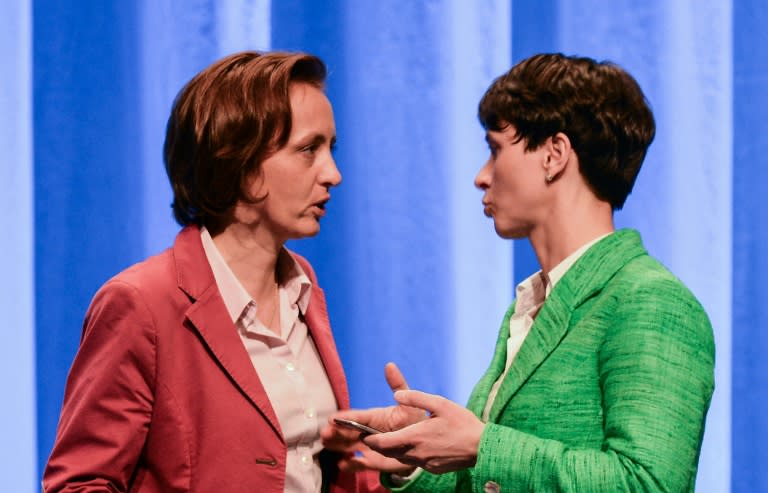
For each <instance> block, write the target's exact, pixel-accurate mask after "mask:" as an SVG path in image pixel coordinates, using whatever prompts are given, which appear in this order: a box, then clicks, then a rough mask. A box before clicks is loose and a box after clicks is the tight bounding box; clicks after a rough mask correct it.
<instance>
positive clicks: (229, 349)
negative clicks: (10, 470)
mask: <svg viewBox="0 0 768 493" xmlns="http://www.w3.org/2000/svg"><path fill="white" fill-rule="evenodd" d="M294 257H295V258H296V259H297V260H298V261H299V263H300V264H301V266H302V267H303V268H304V271H305V272H306V273H307V275H308V276H309V278H310V279H311V280H312V283H313V285H312V293H311V298H310V303H309V307H308V309H307V313H306V323H307V326H308V327H309V330H310V333H311V334H312V338H313V339H314V342H315V344H316V345H317V349H318V352H319V353H320V357H321V359H322V361H323V364H324V365H325V371H326V372H327V373H328V377H329V380H330V382H331V386H332V388H333V392H334V394H335V396H336V401H337V403H338V405H339V408H348V407H349V394H348V391H347V384H346V378H345V376H344V371H343V369H342V366H341V361H340V360H339V355H338V353H337V351H336V345H335V343H334V340H333V335H332V334H331V329H330V324H329V322H328V314H327V311H326V305H325V297H324V295H323V291H322V290H321V289H320V288H319V287H318V285H317V280H316V278H315V274H314V271H313V270H312V268H311V266H310V265H309V263H308V262H307V261H306V260H305V259H304V258H302V257H300V256H298V255H295V254H294ZM285 461H286V447H285V443H284V441H283V438H282V433H281V431H280V424H279V423H278V420H277V417H276V415H275V412H274V411H273V409H272V406H271V405H270V402H269V399H268V398H267V394H266V393H265V391H264V387H263V386H262V383H261V381H260V380H259V376H258V374H257V373H256V372H255V371H254V368H253V365H252V364H251V361H250V359H249V357H248V354H247V352H246V350H245V348H244V347H243V343H242V342H241V340H240V338H239V336H238V334H237V332H236V331H235V330H234V329H233V327H232V320H231V319H230V318H229V314H228V313H227V309H226V307H225V305H224V301H223V300H222V298H221V295H220V293H219V290H218V289H217V287H216V282H215V280H214V277H213V273H212V272H211V269H210V267H209V265H208V261H207V259H206V257H205V252H204V250H203V246H202V243H201V241H200V231H199V229H198V228H197V227H187V228H185V229H183V230H182V231H181V232H180V233H179V235H178V236H177V237H176V241H175V243H174V245H173V247H172V248H170V249H168V250H166V251H164V252H163V253H161V254H159V255H157V256H154V257H151V258H149V259H147V260H145V261H144V262H141V263H139V264H136V265H134V266H133V267H130V268H129V269H127V270H125V271H123V272H121V273H120V274H118V275H117V276H116V277H114V278H113V279H111V280H110V281H109V282H107V283H106V284H105V285H104V286H103V287H102V288H101V289H100V290H99V291H98V293H96V296H95V297H94V299H93V302H92V303H91V306H90V308H89V309H88V313H87V314H86V318H85V322H84V327H83V335H82V339H81V343H80V348H79V350H78V353H77V356H76V357H75V361H74V363H73V365H72V368H71V370H70V374H69V377H68V379H67V385H66V390H65V395H64V405H63V408H62V412H61V419H60V422H59V428H58V433H57V437H56V443H55V444H54V447H53V451H52V453H51V456H50V458H49V460H48V464H47V466H46V468H45V472H44V475H43V487H44V489H45V491H47V492H53V491H72V492H74V491H77V492H94V491H109V492H112V491H131V492H142V493H145V492H163V493H170V492H227V493H239V492H243V493H245V492H248V493H253V492H260V493H270V492H275V493H278V492H280V493H282V492H283V490H284V483H285ZM334 463H335V461H333V460H331V461H329V464H330V466H328V467H326V468H325V470H324V476H325V477H330V478H332V484H331V489H330V491H331V492H334V493H340V492H342V491H345V492H360V493H362V492H367V491H379V490H380V491H384V490H383V489H380V488H381V486H380V485H379V482H378V476H377V475H375V474H358V475H357V476H355V475H352V474H345V473H340V472H339V471H338V470H336V469H335V466H334Z"/></svg>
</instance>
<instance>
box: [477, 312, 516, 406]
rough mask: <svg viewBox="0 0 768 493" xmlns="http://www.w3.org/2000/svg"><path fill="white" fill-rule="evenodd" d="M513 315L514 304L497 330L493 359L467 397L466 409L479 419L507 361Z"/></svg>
mask: <svg viewBox="0 0 768 493" xmlns="http://www.w3.org/2000/svg"><path fill="white" fill-rule="evenodd" d="M513 313H515V302H513V303H512V305H511V306H510V307H509V308H508V309H507V313H505V314H504V319H503V320H502V322H501V329H499V337H498V339H496V349H495V350H494V352H493V359H492V360H491V364H490V366H489V367H488V370H486V372H485V373H484V374H483V376H482V377H481V378H480V381H479V382H478V383H477V385H475V388H474V389H472V394H471V395H470V396H469V402H468V404H467V409H469V410H470V411H472V412H473V413H475V415H477V416H478V417H480V416H481V415H482V413H483V410H484V409H485V403H486V402H487V401H488V394H490V393H491V388H492V387H493V384H494V383H496V380H498V379H499V376H500V375H501V374H502V372H503V371H504V365H505V364H506V361H507V339H508V338H509V319H510V318H511V317H512V314H513Z"/></svg>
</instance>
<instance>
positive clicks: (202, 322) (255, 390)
mask: <svg viewBox="0 0 768 493" xmlns="http://www.w3.org/2000/svg"><path fill="white" fill-rule="evenodd" d="M173 253H174V257H175V260H176V269H177V275H178V279H179V288H180V289H182V290H183V291H184V292H185V293H186V294H187V296H189V297H190V299H191V300H192V305H191V306H190V307H189V309H187V312H186V314H185V315H186V318H187V320H188V323H189V324H190V325H191V327H192V328H193V329H194V330H196V331H197V333H198V334H199V335H200V337H201V338H202V340H203V341H204V343H205V345H206V346H207V347H208V349H209V350H210V352H211V354H212V355H213V357H214V358H215V359H216V361H217V362H218V364H219V365H220V366H221V368H222V369H223V370H224V371H225V372H226V373H227V375H228V376H229V378H230V379H231V380H232V383H233V384H234V385H235V386H236V387H237V388H238V389H240V391H241V392H242V393H243V395H244V396H245V397H246V398H247V399H248V400H249V401H250V402H251V403H252V404H253V405H254V406H256V408H257V409H258V411H259V412H260V413H261V414H262V415H264V417H265V418H266V419H267V421H268V422H269V423H270V425H271V426H272V428H274V430H275V432H276V433H277V434H278V436H280V437H281V439H282V431H281V429H280V424H279V422H278V420H277V415H276V414H275V411H274V409H272V405H271V404H270V402H269V398H268V397H267V393H266V391H265V390H264V386H263V385H262V383H261V380H260V379H259V376H258V374H257V373H256V371H255V370H254V368H253V363H252V362H251V360H250V358H249V357H248V352H247V351H245V349H244V347H243V342H242V341H241V340H240V337H239V335H238V334H237V331H236V330H235V328H234V327H233V325H232V319H231V318H230V316H229V313H228V312H227V308H226V306H225V305H224V300H223V299H222V298H221V294H220V293H219V290H218V289H217V287H216V281H215V279H214V277H213V272H212V271H211V268H210V266H209V264H208V260H207V259H206V257H205V251H204V250H203V246H202V243H201V241H200V230H199V229H198V228H197V227H187V228H185V229H184V230H182V232H181V233H179V236H178V237H177V239H176V242H175V244H174V247H173Z"/></svg>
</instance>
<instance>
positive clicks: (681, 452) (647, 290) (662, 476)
mask: <svg viewBox="0 0 768 493" xmlns="http://www.w3.org/2000/svg"><path fill="white" fill-rule="evenodd" d="M606 305H607V306H611V307H613V309H612V312H605V313H600V314H599V316H601V317H605V318H606V319H607V320H608V321H609V322H608V328H607V331H606V334H605V338H604V340H603V343H602V346H601V347H600V349H599V353H598V359H597V361H598V366H599V368H598V373H599V378H600V387H601V389H602V393H603V403H602V406H603V413H604V436H605V437H604V441H603V445H602V448H601V450H591V449H590V450H587V449H579V448H572V447H568V446H566V445H565V444H564V443H562V442H559V441H556V440H547V439H541V438H538V437H536V436H533V435H531V434H527V433H524V432H521V431H519V430H516V429H514V428H511V427H505V426H501V425H498V424H488V425H487V426H486V429H485V431H484V434H483V436H482V438H481V441H480V446H479V454H478V458H477V463H476V465H475V467H474V469H473V470H472V471H471V476H472V490H473V491H476V492H482V491H483V486H484V485H485V483H486V482H487V481H493V482H495V483H497V484H499V486H500V490H501V491H504V492H523V491H526V492H528V491H534V492H539V491H560V492H579V493H592V492H594V493H597V492H603V491H645V492H659V493H661V492H687V491H693V487H694V482H695V480H696V469H697V462H698V456H699V450H700V445H701V440H702V436H703V432H704V420H705V416H706V412H707V409H708V407H709V403H710V398H711V395H712V391H713V388H714V373H713V369H714V342H713V335H712V328H711V325H710V322H709V319H708V318H707V316H706V314H705V312H704V310H703V309H702V308H701V306H700V305H699V303H698V302H697V301H696V300H695V298H694V297H693V295H691V294H690V292H689V291H688V290H687V289H686V288H685V287H684V286H682V284H681V283H680V282H679V281H677V280H676V279H670V278H664V277H661V278H659V279H655V280H652V281H651V282H645V281H644V282H642V283H641V284H639V285H638V286H635V287H634V288H633V289H631V290H628V291H626V292H625V293H623V295H622V296H621V297H620V299H615V300H614V302H613V303H607V304H606Z"/></svg>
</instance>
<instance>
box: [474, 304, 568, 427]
mask: <svg viewBox="0 0 768 493" xmlns="http://www.w3.org/2000/svg"><path fill="white" fill-rule="evenodd" d="M570 318H571V310H569V309H568V305H567V303H566V300H563V299H562V298H560V297H559V296H556V295H555V292H554V291H553V292H552V293H551V294H550V296H549V298H548V299H547V302H546V303H544V305H543V306H542V308H541V311H540V312H539V314H538V316H537V317H536V320H535V321H534V323H533V326H532V327H531V331H530V332H529V333H528V336H527V337H526V338H525V341H524V342H523V345H522V346H521V347H520V351H518V353H517V355H516V356H515V360H514V362H513V363H512V365H511V366H510V367H509V371H508V372H507V376H506V377H505V378H504V382H503V383H502V384H501V387H499V392H498V394H497V395H496V399H495V400H494V402H493V407H492V408H491V413H490V414H489V416H488V421H489V422H494V421H495V420H496V419H497V418H498V416H499V414H500V413H501V411H502V409H504V407H505V406H506V403H507V402H508V401H509V400H510V399H511V398H512V396H514V395H515V393H517V391H518V390H520V387H522V386H523V385H524V384H525V382H526V380H528V378H529V377H530V376H531V374H533V372H534V371H536V368H538V367H539V365H541V363H542V362H543V361H544V360H545V359H546V357H547V356H549V354H550V353H551V352H552V351H554V349H555V348H556V347H557V346H558V345H559V344H560V341H561V340H562V339H563V337H565V334H566V333H567V332H568V325H569V322H570ZM508 330H509V329H507V331H508ZM504 344H506V340H505V341H504ZM504 353H505V359H506V350H505V351H504ZM489 390H490V389H489ZM486 395H487V394H486Z"/></svg>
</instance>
